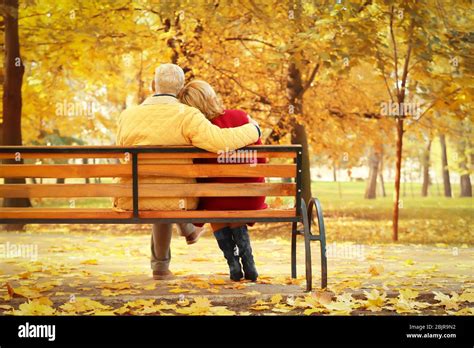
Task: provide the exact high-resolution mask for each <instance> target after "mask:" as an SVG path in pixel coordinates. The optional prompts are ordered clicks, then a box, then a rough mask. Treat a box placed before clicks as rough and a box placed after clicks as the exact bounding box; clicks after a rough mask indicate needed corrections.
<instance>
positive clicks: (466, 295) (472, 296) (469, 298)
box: [459, 290, 474, 303]
mask: <svg viewBox="0 0 474 348" xmlns="http://www.w3.org/2000/svg"><path fill="white" fill-rule="evenodd" d="M459 301H460V302H469V303H473V302H474V291H472V292H468V290H465V291H464V292H463V293H462V294H461V295H460V296H459Z"/></svg>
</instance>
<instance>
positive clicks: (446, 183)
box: [439, 134, 453, 198]
mask: <svg viewBox="0 0 474 348" xmlns="http://www.w3.org/2000/svg"><path fill="white" fill-rule="evenodd" d="M439 143H440V145H441V168H442V169H441V170H442V174H443V187H444V196H445V197H449V198H451V197H452V196H453V193H452V191H451V180H450V177H449V168H448V150H447V147H446V136H445V135H444V134H440V135H439Z"/></svg>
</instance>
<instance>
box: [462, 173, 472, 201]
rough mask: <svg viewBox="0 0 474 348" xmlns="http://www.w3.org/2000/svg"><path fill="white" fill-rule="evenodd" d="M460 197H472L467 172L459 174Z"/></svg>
mask: <svg viewBox="0 0 474 348" xmlns="http://www.w3.org/2000/svg"><path fill="white" fill-rule="evenodd" d="M461 197H472V185H471V178H470V177H469V174H462V175H461Z"/></svg>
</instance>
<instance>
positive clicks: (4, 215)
mask: <svg viewBox="0 0 474 348" xmlns="http://www.w3.org/2000/svg"><path fill="white" fill-rule="evenodd" d="M132 216H133V213H132V212H131V211H116V210H113V209H81V208H75V209H70V208H0V219H130V218H132ZM295 216H296V211H295V209H263V210H232V211H212V210H179V211H140V212H139V217H140V218H145V219H146V218H148V219H152V218H155V219H156V218H162V219H174V218H177V219H183V218H249V219H251V218H271V217H274V218H291V217H295Z"/></svg>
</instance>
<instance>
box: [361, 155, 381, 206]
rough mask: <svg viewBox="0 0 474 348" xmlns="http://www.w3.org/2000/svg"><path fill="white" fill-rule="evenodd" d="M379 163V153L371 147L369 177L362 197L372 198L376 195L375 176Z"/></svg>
mask: <svg viewBox="0 0 474 348" xmlns="http://www.w3.org/2000/svg"><path fill="white" fill-rule="evenodd" d="M379 164H380V153H379V152H378V151H377V150H376V149H375V147H372V149H371V150H370V155H369V177H368V178H367V186H366V188H365V195H364V198H366V199H374V198H376V197H377V176H378V170H379Z"/></svg>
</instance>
